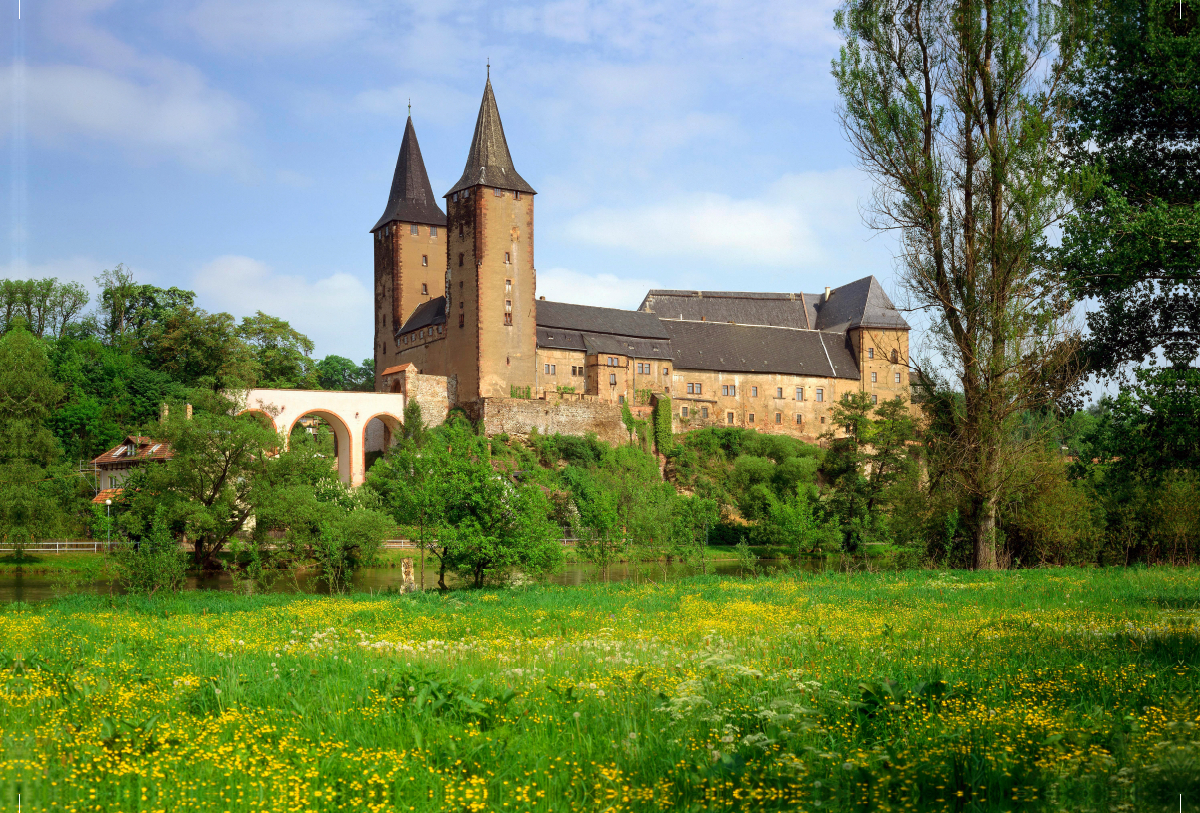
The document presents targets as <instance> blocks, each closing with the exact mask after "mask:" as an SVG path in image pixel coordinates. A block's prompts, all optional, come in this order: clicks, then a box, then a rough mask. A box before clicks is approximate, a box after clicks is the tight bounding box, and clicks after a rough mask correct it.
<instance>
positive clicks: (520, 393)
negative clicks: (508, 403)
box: [508, 384, 533, 399]
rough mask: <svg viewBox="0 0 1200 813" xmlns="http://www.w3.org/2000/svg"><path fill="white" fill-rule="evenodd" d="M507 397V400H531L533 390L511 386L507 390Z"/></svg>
mask: <svg viewBox="0 0 1200 813" xmlns="http://www.w3.org/2000/svg"><path fill="white" fill-rule="evenodd" d="M508 397H509V398H526V399H528V398H532V397H533V389H532V388H531V387H518V386H517V385H516V384H512V385H510V386H509V388H508Z"/></svg>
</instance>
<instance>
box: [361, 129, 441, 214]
mask: <svg viewBox="0 0 1200 813" xmlns="http://www.w3.org/2000/svg"><path fill="white" fill-rule="evenodd" d="M394 220H400V221H403V222H404V223H425V224H428V225H430V226H445V225H446V215H445V214H444V213H443V212H442V210H441V208H440V207H439V206H438V205H437V198H435V197H434V196H433V187H432V186H430V184H429V175H428V173H426V172H425V161H424V159H422V158H421V145H420V144H418V143H417V131H416V130H414V129H413V123H412V116H409V117H408V124H406V125H404V139H403V140H402V141H401V142H400V156H399V157H398V158H397V159H396V174H395V175H393V176H392V191H391V192H389V193H388V202H387V208H385V209H384V210H383V217H381V218H379V222H378V223H376V224H375V225H374V226H373V227H372V228H371V231H376V230H378V229H380V228H382V227H384V226H386V225H387V224H388V223H391V222H392V221H394Z"/></svg>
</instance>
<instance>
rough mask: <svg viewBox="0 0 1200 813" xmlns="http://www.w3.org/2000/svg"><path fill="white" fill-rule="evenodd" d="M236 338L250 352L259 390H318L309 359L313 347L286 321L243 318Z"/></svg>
mask: <svg viewBox="0 0 1200 813" xmlns="http://www.w3.org/2000/svg"><path fill="white" fill-rule="evenodd" d="M237 337H238V338H239V339H241V340H242V341H243V342H245V343H246V345H247V346H248V347H249V348H250V353H251V356H252V357H253V359H254V363H255V366H256V368H257V369H256V371H255V372H256V375H255V378H256V379H257V381H258V384H259V386H263V387H275V388H279V389H306V388H307V389H316V387H317V385H318V380H319V378H320V376H319V373H318V372H317V370H316V369H315V366H314V364H313V361H312V359H311V358H310V356H311V354H312V350H313V343H312V341H311V340H310V339H309V338H308V337H307V336H305V335H304V334H303V333H300V332H299V331H297V330H295V329H293V328H292V326H291V325H289V324H288V323H287V322H285V321H284V320H282V319H279V318H277V317H275V316H268V315H267V314H265V313H263V312H262V311H258V312H257V313H255V314H254V316H246V317H243V318H242V323H241V324H240V325H238V328H237Z"/></svg>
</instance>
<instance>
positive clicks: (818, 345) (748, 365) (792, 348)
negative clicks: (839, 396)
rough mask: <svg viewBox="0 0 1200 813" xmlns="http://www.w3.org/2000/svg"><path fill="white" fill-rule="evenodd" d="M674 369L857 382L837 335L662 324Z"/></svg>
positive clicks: (713, 324)
mask: <svg viewBox="0 0 1200 813" xmlns="http://www.w3.org/2000/svg"><path fill="white" fill-rule="evenodd" d="M662 325H663V327H664V328H666V329H667V332H668V333H670V334H671V353H672V354H673V356H674V359H675V369H676V370H679V369H684V370H716V371H718V372H725V373H784V374H789V375H811V376H823V377H831V378H852V379H857V378H858V377H859V374H858V367H856V366H855V364H854V356H853V354H852V353H851V352H850V350H849V349H848V348H847V347H846V337H845V335H843V334H837V333H823V332H821V331H816V330H796V329H794V328H785V327H757V326H750V325H731V324H729V323H728V322H707V321H706V322H680V321H672V320H670V319H664V320H663V321H662Z"/></svg>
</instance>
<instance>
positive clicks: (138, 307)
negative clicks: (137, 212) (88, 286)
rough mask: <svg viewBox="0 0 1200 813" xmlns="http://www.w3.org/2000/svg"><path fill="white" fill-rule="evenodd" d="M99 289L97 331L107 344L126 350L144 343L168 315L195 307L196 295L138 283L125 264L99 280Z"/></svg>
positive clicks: (181, 290) (178, 289)
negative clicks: (152, 328) (150, 331)
mask: <svg viewBox="0 0 1200 813" xmlns="http://www.w3.org/2000/svg"><path fill="white" fill-rule="evenodd" d="M96 285H97V286H98V287H99V288H100V309H99V325H98V329H99V332H100V334H101V336H102V337H103V339H104V341H105V343H106V344H108V345H109V346H111V347H119V348H122V349H125V350H129V349H132V348H134V347H136V346H137V345H138V344H139V343H141V342H142V341H144V340H145V334H146V331H147V330H148V329H149V328H150V327H151V326H153V325H155V324H157V323H159V322H162V321H163V320H164V319H165V318H166V317H167V315H168V314H169V313H171V312H172V311H176V310H178V309H180V308H192V307H193V306H194V304H195V300H196V295H195V294H194V293H193V292H191V291H185V290H183V289H181V288H165V289H164V288H159V287H157V286H154V285H144V284H142V283H139V282H137V280H135V279H134V278H133V273H132V272H130V271H129V270H128V269H127V268H125V266H124V265H117V266H116V267H115V268H111V269H105V270H104V271H102V272H100V275H99V276H97V277H96Z"/></svg>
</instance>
